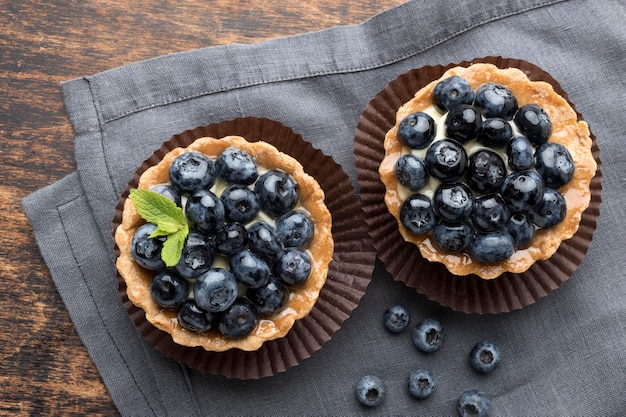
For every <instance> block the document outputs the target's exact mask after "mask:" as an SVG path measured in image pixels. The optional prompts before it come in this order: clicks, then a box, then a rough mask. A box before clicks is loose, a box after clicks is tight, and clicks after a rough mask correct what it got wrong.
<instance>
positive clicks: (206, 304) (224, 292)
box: [193, 268, 239, 313]
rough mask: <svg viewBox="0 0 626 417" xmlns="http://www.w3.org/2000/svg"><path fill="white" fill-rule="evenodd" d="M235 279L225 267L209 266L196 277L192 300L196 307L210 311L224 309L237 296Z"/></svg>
mask: <svg viewBox="0 0 626 417" xmlns="http://www.w3.org/2000/svg"><path fill="white" fill-rule="evenodd" d="M238 290H239V288H238V286H237V280H236V279H235V276H234V275H233V274H232V273H231V272H230V271H229V270H227V269H223V268H211V269H209V270H208V271H206V272H204V273H203V274H202V275H200V276H199V277H198V279H196V282H195V283H194V286H193V294H194V300H195V302H196V304H197V305H198V307H200V308H202V309H203V310H206V311H209V312H211V313H216V312H220V311H224V310H226V309H227V308H228V307H229V306H230V305H231V304H232V303H233V302H234V301H235V298H237V292H238Z"/></svg>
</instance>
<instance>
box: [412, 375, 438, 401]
mask: <svg viewBox="0 0 626 417" xmlns="http://www.w3.org/2000/svg"><path fill="white" fill-rule="evenodd" d="M436 385H437V384H436V382H435V378H434V377H433V374H432V373H431V372H430V371H428V370H426V369H416V370H414V371H411V373H410V374H409V392H410V393H411V395H412V396H413V397H415V398H417V399H420V400H423V399H425V398H428V397H430V396H431V395H432V394H433V391H434V389H435V387H436Z"/></svg>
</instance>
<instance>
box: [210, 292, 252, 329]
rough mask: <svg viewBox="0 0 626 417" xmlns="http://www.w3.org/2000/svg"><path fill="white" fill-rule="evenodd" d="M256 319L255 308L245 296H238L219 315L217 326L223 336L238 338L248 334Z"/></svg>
mask: <svg viewBox="0 0 626 417" xmlns="http://www.w3.org/2000/svg"><path fill="white" fill-rule="evenodd" d="M258 320H259V315H258V312H257V311H256V308H255V307H254V306H253V305H252V303H250V301H249V300H248V299H247V298H243V297H240V298H237V299H236V300H235V302H234V303H233V304H232V305H231V306H230V307H228V308H227V309H226V311H224V312H223V313H221V314H220V315H219V322H218V325H217V326H218V328H219V329H220V332H221V333H222V334H223V335H224V336H226V337H229V338H231V339H239V338H242V337H245V336H247V335H248V334H250V332H252V330H254V328H255V327H256V324H257V322H258Z"/></svg>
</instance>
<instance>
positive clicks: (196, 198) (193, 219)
mask: <svg viewBox="0 0 626 417" xmlns="http://www.w3.org/2000/svg"><path fill="white" fill-rule="evenodd" d="M185 216H186V217H187V222H188V223H189V226H190V227H191V228H192V229H195V230H196V231H198V232H201V233H205V234H213V233H215V232H217V231H218V230H219V229H220V228H221V227H222V226H223V225H224V220H225V216H226V214H225V211H224V204H223V203H222V200H220V199H219V197H217V196H216V195H215V194H213V193H212V192H211V191H209V190H200V191H197V192H195V193H193V194H192V195H191V197H189V199H188V200H187V204H186V205H185Z"/></svg>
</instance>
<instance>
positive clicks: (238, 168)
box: [215, 147, 259, 185]
mask: <svg viewBox="0 0 626 417" xmlns="http://www.w3.org/2000/svg"><path fill="white" fill-rule="evenodd" d="M215 171H216V173H217V176H218V177H220V178H222V179H223V180H224V181H226V182H228V183H230V184H242V185H250V184H252V183H253V182H254V181H255V180H256V179H257V177H258V175H259V173H258V168H257V164H256V161H255V159H254V158H253V157H252V156H250V155H249V154H248V153H246V152H245V151H243V150H241V149H238V148H233V147H231V148H227V149H225V150H224V152H222V153H221V154H220V156H218V157H217V160H216V161H215Z"/></svg>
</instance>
